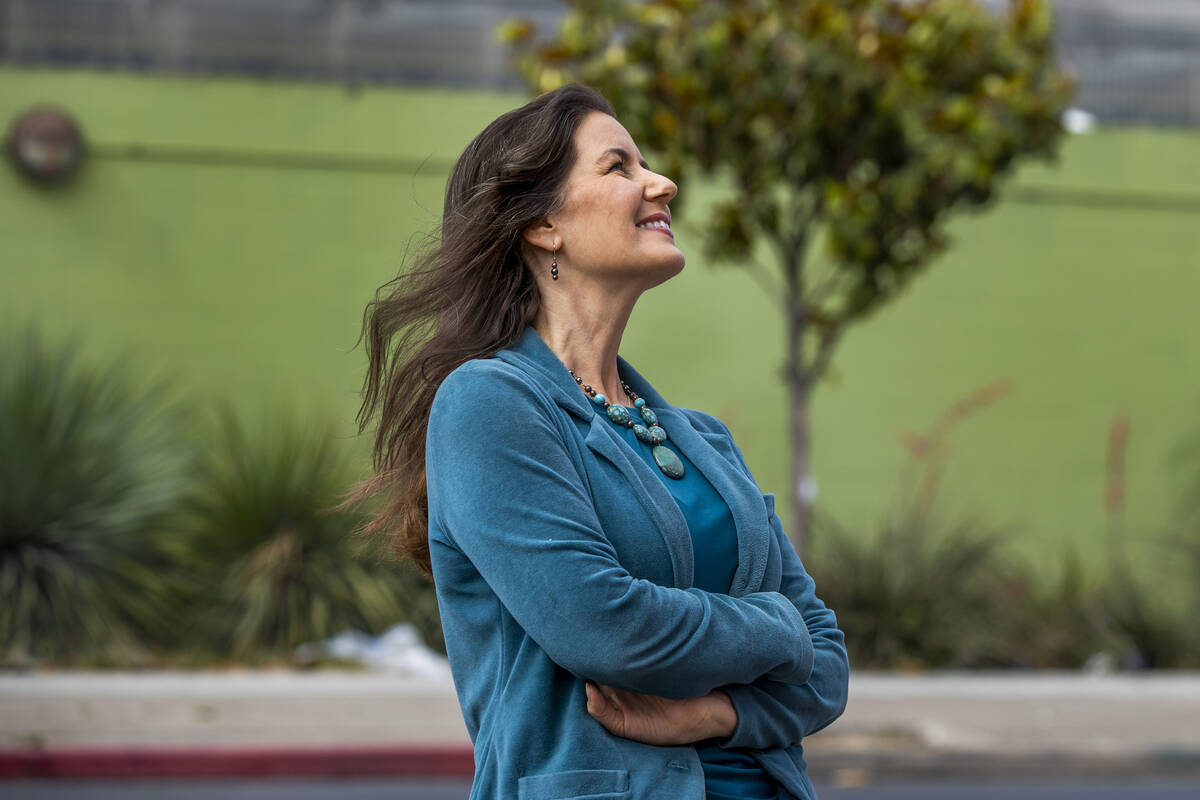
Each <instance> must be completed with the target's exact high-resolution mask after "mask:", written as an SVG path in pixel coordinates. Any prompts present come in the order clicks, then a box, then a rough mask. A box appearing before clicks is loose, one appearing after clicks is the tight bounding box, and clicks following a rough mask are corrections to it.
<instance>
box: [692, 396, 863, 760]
mask: <svg viewBox="0 0 1200 800" xmlns="http://www.w3.org/2000/svg"><path fill="white" fill-rule="evenodd" d="M691 413H693V414H700V413H701V412H691ZM703 416H704V417H705V418H706V419H707V420H710V421H711V423H713V427H716V428H717V429H718V430H719V431H721V432H723V433H724V434H725V436H727V437H729V443H730V445H731V448H732V450H733V452H734V454H736V456H737V458H738V461H739V462H740V466H741V469H742V471H743V472H744V473H745V474H746V476H747V477H749V478H750V480H754V475H753V474H751V472H750V468H749V466H747V464H746V459H745V457H744V456H743V455H742V452H741V450H739V449H738V447H737V445H736V444H735V443H734V442H733V436H732V434H730V432H729V428H728V427H726V426H725V423H723V422H721V421H720V420H719V419H717V418H716V417H713V416H711V415H708V414H704V415H703ZM756 483H757V482H756ZM763 501H764V503H766V506H767V510H768V520H769V522H770V524H771V529H772V532H773V535H774V537H775V541H776V543H777V544H778V546H779V550H780V553H781V555H782V558H783V564H782V579H781V584H780V591H781V592H782V593H783V594H784V595H786V596H787V597H788V599H789V600H791V601H792V603H793V604H794V605H795V607H796V609H797V610H798V611H799V612H800V613H801V614H802V615H803V617H804V622H805V625H806V626H807V628H808V632H809V636H810V637H811V639H812V646H813V668H812V674H811V675H810V676H809V677H808V679H807V680H805V681H803V682H787V681H780V680H777V679H774V678H771V677H761V678H758V679H756V680H754V681H752V682H749V683H742V684H736V685H732V686H723V687H721V688H722V689H723V690H724V691H725V693H726V694H728V695H729V699H730V701H731V702H732V703H733V707H734V709H735V710H736V711H737V716H738V723H737V727H736V728H735V729H734V731H733V733H732V734H731V735H730V736H729V737H728V738H727V739H722V740H720V741H718V744H719V745H720V746H722V747H730V748H735V747H736V748H754V749H768V748H771V747H790V746H791V745H793V744H797V743H798V742H800V740H801V739H803V738H804V737H805V736H808V735H809V734H812V733H816V732H817V731H819V730H821V729H822V728H824V727H825V726H827V725H829V724H830V723H831V722H833V721H834V720H835V719H837V718H838V717H839V716H841V714H842V712H843V711H844V710H845V708H846V700H847V696H848V690H849V679H850V661H849V658H848V657H847V655H846V643H845V636H844V635H843V633H842V631H841V630H839V629H838V626H837V618H836V617H835V615H834V613H833V610H832V609H830V608H827V607H826V606H825V604H824V603H823V602H821V600H820V599H819V598H818V597H817V595H816V587H815V584H814V582H813V579H812V578H811V577H809V575H808V573H807V572H806V571H805V569H804V564H803V563H802V562H801V560H800V556H799V555H798V554H797V553H796V549H795V547H794V546H793V545H792V542H791V540H790V539H789V538H788V536H787V534H786V533H784V530H783V525H782V523H781V522H780V521H779V517H778V516H777V515H776V514H775V496H774V495H773V494H769V493H768V494H764V495H763Z"/></svg>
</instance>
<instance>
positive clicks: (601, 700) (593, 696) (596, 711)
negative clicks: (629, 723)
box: [583, 683, 614, 720]
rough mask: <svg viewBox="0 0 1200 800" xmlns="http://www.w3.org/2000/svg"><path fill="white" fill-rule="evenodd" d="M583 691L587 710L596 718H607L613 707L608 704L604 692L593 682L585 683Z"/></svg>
mask: <svg viewBox="0 0 1200 800" xmlns="http://www.w3.org/2000/svg"><path fill="white" fill-rule="evenodd" d="M583 689H584V692H585V694H587V711H588V713H589V714H591V715H592V716H593V717H595V718H596V719H598V720H604V719H607V718H608V717H609V716H611V715H612V713H613V710H614V709H613V708H612V706H611V705H610V704H609V702H608V699H607V698H606V697H605V696H604V693H603V692H601V691H600V687H598V686H597V685H596V684H594V683H585V684H584V687H583Z"/></svg>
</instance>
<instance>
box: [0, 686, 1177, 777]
mask: <svg viewBox="0 0 1200 800" xmlns="http://www.w3.org/2000/svg"><path fill="white" fill-rule="evenodd" d="M805 751H806V752H805V754H806V758H807V760H808V763H809V769H810V773H811V774H812V775H813V776H814V779H819V780H822V781H824V782H825V783H826V784H833V785H855V784H859V783H869V782H873V781H876V780H880V779H883V778H898V779H907V778H912V779H923V778H946V777H970V778H971V779H986V778H988V777H993V778H1002V777H1012V776H1013V775H1020V776H1022V777H1037V776H1070V775H1079V776H1089V777H1094V776H1131V775H1179V774H1186V775H1189V776H1193V775H1195V776H1200V675H1196V674H1162V675H1137V676H1128V675H1122V676H1099V677H1098V676H1081V675H1078V674H1064V673H1059V674H1036V673H1034V674H1030V673H1025V674H1009V673H992V674H971V673H941V674H929V675H891V674H866V673H855V674H854V675H853V676H852V677H851V684H850V703H849V706H848V707H847V709H846V713H845V714H844V715H843V716H842V718H841V719H839V720H838V721H837V722H836V723H835V724H834V725H832V726H831V727H830V728H828V729H826V730H825V731H822V732H820V733H818V734H816V735H814V736H811V737H809V738H808V739H806V741H805ZM471 772H472V759H471V748H470V742H469V739H468V738H467V734H466V729H465V727H464V725H463V722H462V717H461V715H460V713H459V709H458V703H457V697H456V695H455V692H454V687H453V684H452V683H449V682H447V681H429V680H416V679H407V678H401V677H397V676H389V675H380V674H372V673H359V672H354V673H327V672H316V673H296V672H230V673H178V672H173V673H45V674H22V675H11V674H10V675H0V778H21V777H25V778H28V777H80V778H82V777H105V776H111V777H183V776H221V775H227V776H242V775H256V776H268V775H331V776H337V775H411V776H467V775H470V774H471Z"/></svg>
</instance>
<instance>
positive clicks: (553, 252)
mask: <svg viewBox="0 0 1200 800" xmlns="http://www.w3.org/2000/svg"><path fill="white" fill-rule="evenodd" d="M675 193H676V187H675V184H673V183H672V182H671V181H670V180H668V179H667V178H665V177H663V176H662V175H659V174H657V173H655V172H653V171H652V170H651V169H650V168H649V166H648V165H647V164H646V162H645V161H644V160H642V158H641V156H640V154H639V152H638V149H637V146H636V144H635V143H634V142H633V140H632V139H631V138H630V136H629V134H628V132H626V131H625V129H624V128H623V127H622V126H621V125H620V123H619V122H617V120H616V119H615V117H614V116H613V112H612V109H611V108H610V107H609V105H608V103H607V102H606V101H605V100H604V98H602V97H601V96H599V95H598V94H596V93H595V92H593V91H591V90H588V89H584V88H581V87H578V86H567V87H563V88H561V89H557V90H555V91H553V92H549V93H547V94H544V95H542V96H541V97H538V98H537V99H535V100H534V101H532V102H530V103H529V104H527V105H525V106H524V107H522V108H519V109H517V110H515V111H512V112H509V113H508V114H505V115H503V116H501V117H500V118H499V119H497V120H496V121H495V122H493V123H492V124H491V125H489V126H488V127H487V128H486V129H485V130H484V131H483V132H482V133H481V134H480V135H479V136H478V137H477V138H476V139H475V140H474V141H473V142H472V143H471V144H470V145H469V146H468V147H467V149H466V151H465V152H464V153H463V155H462V156H461V157H460V158H459V160H458V162H457V164H456V165H455V167H454V171H453V174H452V175H451V178H450V182H449V186H448V188H447V192H446V204H445V214H444V217H443V225H442V241H441V245H440V247H438V248H436V249H435V250H434V251H432V252H431V253H430V254H429V255H428V256H427V258H426V259H425V261H424V262H423V263H422V264H420V265H419V266H418V268H417V269H415V270H413V271H411V272H410V273H408V274H406V275H403V276H401V277H400V278H398V279H397V280H396V281H394V282H393V283H392V284H390V285H389V286H390V292H389V293H388V294H387V295H386V296H385V297H383V298H377V299H376V300H375V301H374V302H373V303H372V304H371V305H370V306H369V307H368V311H367V316H366V321H365V322H366V324H365V333H366V335H367V336H368V339H369V344H370V367H369V370H368V375H367V380H366V383H365V391H364V403H363V408H362V410H361V412H360V418H359V419H360V423H361V424H362V425H363V426H364V427H365V426H366V424H367V423H368V422H369V421H370V420H371V419H372V418H373V416H374V415H375V414H376V413H377V412H378V413H379V417H380V420H379V429H378V432H377V435H376V439H375V460H376V467H377V470H376V475H375V476H374V478H372V479H371V481H369V482H368V483H367V484H366V485H364V487H363V488H362V490H361V491H360V495H361V496H366V495H368V494H374V493H377V492H379V493H384V494H385V496H386V497H387V498H388V502H387V505H386V507H385V508H384V509H383V511H382V512H381V513H380V514H379V516H378V517H377V518H376V519H375V520H374V521H373V523H372V526H373V527H374V528H376V529H380V530H391V531H396V530H398V531H399V537H400V539H399V541H400V547H401V550H402V551H403V552H404V553H405V554H407V555H409V556H410V557H412V558H413V559H414V560H415V561H416V562H417V563H418V564H419V565H420V566H422V567H423V568H424V569H425V570H426V571H431V574H432V576H433V578H434V582H435V584H436V587H437V597H438V604H439V608H440V610H441V616H442V626H443V630H444V632H445V636H446V649H447V653H448V655H449V658H450V665H451V668H452V671H453V674H454V680H455V686H456V689H457V691H458V697H459V701H460V704H461V706H462V712H463V716H464V718H465V720H466V724H467V729H468V732H469V733H470V735H471V739H472V741H473V743H474V746H475V765H476V772H475V781H474V785H473V788H472V792H471V797H472V798H488V799H489V800H490V799H491V798H519V799H520V800H550V798H575V797H579V798H584V797H586V798H590V799H591V800H600V799H601V798H604V799H608V798H630V800H634V799H640V798H670V799H671V800H675V799H676V798H696V799H697V800H699V798H703V797H706V796H707V797H708V798H717V799H721V798H738V800H749V799H750V798H781V799H783V800H787V799H788V798H811V797H814V796H815V794H814V792H813V789H812V785H811V784H810V783H809V781H808V778H807V777H806V776H805V765H804V761H803V759H802V757H801V753H802V749H801V745H800V741H801V739H802V738H803V737H804V736H806V735H808V734H810V733H812V732H814V731H816V730H818V729H820V728H822V727H824V726H825V725H828V724H829V723H830V722H831V721H832V720H833V719H835V718H836V717H837V716H838V715H839V714H840V713H841V711H842V709H843V708H844V705H845V700H846V682H847V674H848V668H847V661H846V652H845V648H844V646H843V638H842V634H841V632H840V631H839V630H838V629H837V625H836V621H835V619H834V615H833V613H832V612H831V611H830V610H828V609H827V608H825V606H824V605H823V604H822V603H821V602H820V600H818V599H817V598H816V596H815V595H814V593H813V583H812V581H811V579H810V578H809V577H808V575H807V574H805V571H804V568H803V566H802V565H801V563H800V560H799V559H798V558H797V556H796V553H795V551H794V550H793V548H792V546H791V545H790V543H789V542H788V539H787V537H786V536H785V535H784V533H783V530H782V529H781V527H780V524H779V520H778V518H777V517H776V516H775V514H774V497H773V495H770V494H766V495H764V494H763V493H762V492H761V490H759V488H758V487H757V485H756V484H755V482H754V479H753V477H752V476H751V474H750V471H749V469H748V468H747V467H746V464H745V461H744V460H743V459H742V456H741V453H740V452H739V451H738V449H737V447H736V446H735V445H734V443H733V440H732V438H731V437H730V434H729V431H728V429H727V428H726V427H725V426H724V425H723V424H722V423H721V422H720V421H719V420H717V419H715V418H714V417H711V416H709V415H708V414H705V413H703V412H700V411H692V410H689V409H684V408H676V407H674V406H672V405H670V404H669V403H668V402H667V401H666V400H665V399H663V397H662V396H661V395H660V394H659V393H658V392H656V391H655V390H654V388H653V387H652V386H651V385H650V384H649V383H648V382H647V381H646V380H645V379H644V378H642V376H641V375H639V374H638V373H637V372H636V371H635V370H634V369H633V367H631V366H630V365H629V364H628V363H627V362H626V361H624V360H623V359H622V358H620V357H619V356H618V355H617V352H618V349H619V345H620V342H621V335H622V333H623V331H624V328H625V324H626V322H627V321H628V319H629V315H630V313H631V312H632V311H633V307H634V304H635V303H636V302H637V300H638V298H639V297H640V296H641V294H642V292H644V291H645V290H647V289H649V288H651V287H653V286H656V285H658V284H660V283H662V282H663V281H665V280H667V279H668V278H670V277H671V276H673V275H675V274H677V273H678V272H679V271H680V270H681V269H682V268H683V265H684V257H683V254H682V253H681V252H680V251H679V249H678V248H677V247H676V246H675V242H674V235H673V233H672V231H671V227H670V221H671V218H670V209H669V207H668V204H669V202H670V200H671V199H672V198H673V197H674V196H675Z"/></svg>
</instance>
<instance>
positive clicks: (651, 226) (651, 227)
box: [637, 214, 675, 239]
mask: <svg viewBox="0 0 1200 800" xmlns="http://www.w3.org/2000/svg"><path fill="white" fill-rule="evenodd" d="M637 227H638V228H641V229H642V230H647V231H662V232H663V233H665V234H666V235H667V236H670V237H671V238H672V239H674V238H675V234H673V233H671V223H670V219H669V218H668V217H667V216H666V215H665V214H655V215H653V216H651V217H647V218H646V219H644V220H642V221H641V222H639V223H638V224H637Z"/></svg>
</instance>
